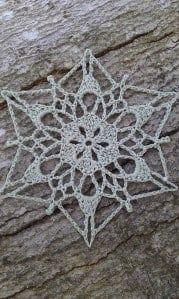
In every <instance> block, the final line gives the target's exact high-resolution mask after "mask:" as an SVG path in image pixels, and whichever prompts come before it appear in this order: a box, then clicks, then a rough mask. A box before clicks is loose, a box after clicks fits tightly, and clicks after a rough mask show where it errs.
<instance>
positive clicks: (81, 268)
mask: <svg viewBox="0 0 179 299" xmlns="http://www.w3.org/2000/svg"><path fill="white" fill-rule="evenodd" d="M177 6H178V5H177V1H169V0H160V1H152V0H151V1H150V0H145V1H139V0H135V1H127V0H125V1H124V0H121V1H118V0H116V1H115V0H113V1H105V0H100V1H97V0H96V1H89V0H87V1H82V0H77V1H70V0H66V1H61V0H60V1H57V0H54V1H39V0H38V1H35V0H32V1H27V0H25V1H21V0H19V1H13V0H9V1H7V0H6V1H5V0H4V1H3V0H1V1H0V49H1V55H0V88H1V89H6V88H9V89H12V90H23V89H26V90H28V89H30V88H33V89H39V88H41V87H47V86H48V83H47V80H46V77H47V75H49V74H52V75H54V76H55V77H56V78H61V77H62V75H63V74H65V73H66V72H67V71H68V70H70V68H71V67H72V66H73V65H74V63H75V62H76V61H78V60H79V59H80V58H81V56H82V54H83V52H84V49H86V48H90V49H91V50H92V51H93V54H95V56H96V57H98V58H99V60H100V62H101V63H102V64H103V65H104V66H105V68H106V69H107V70H108V72H109V73H110V74H111V75H112V76H113V78H115V80H116V81H120V80H121V78H122V76H123V75H124V74H125V73H128V74H129V82H130V83H131V84H132V85H137V86H140V87H145V88H151V89H158V90H161V91H178V87H177V84H178V77H177V75H178V43H177V40H178V32H177V27H178V13H177ZM129 100H130V101H132V100H133V101H134V103H139V102H140V101H141V100H142V101H143V98H140V97H135V96H134V97H133V98H130V99H129ZM147 100H149V99H147ZM178 115H179V107H178V103H177V102H176V104H175V105H174V107H173V112H172V114H171V115H170V118H169V120H168V121H167V123H166V126H165V128H164V130H163V133H162V135H163V136H166V135H167V134H168V135H170V138H171V142H170V143H169V144H166V145H164V146H163V151H164V153H165V157H166V159H167V161H168V163H167V166H168V170H169V174H170V179H171V181H172V182H174V183H175V184H178V183H179V178H178V171H179V161H178V153H179V148H178V144H179V142H178V141H179V134H178V128H179V123H178V118H179V117H178ZM156 121H157V120H156ZM13 135H14V133H13V126H12V123H11V121H10V116H9V114H8V111H7V107H6V104H5V103H4V101H3V100H2V99H0V185H2V183H3V181H4V179H5V176H6V174H7V171H8V167H9V165H10V163H11V161H12V158H13V154H14V150H13V149H9V150H6V151H5V150H4V149H3V146H4V144H5V142H6V141H7V140H8V139H9V138H11V137H12V136H13ZM151 160H152V161H151V163H154V161H153V160H154V159H151ZM155 165H156V167H159V165H158V163H157V160H156V163H155ZM177 201H178V193H177V192H175V193H173V194H172V193H165V194H163V195H159V196H155V197H152V198H146V199H144V200H138V201H137V202H135V203H134V205H133V207H134V211H133V213H131V214H129V213H127V212H126V211H125V210H122V211H121V213H120V214H118V215H117V216H116V217H115V219H113V221H112V222H110V223H109V224H108V226H107V227H106V229H105V230H103V231H101V233H100V234H99V235H98V236H97V237H96V240H95V242H94V243H93V246H92V248H91V249H88V248H87V247H86V245H85V244H84V241H83V240H82V238H81V237H80V236H79V235H78V233H76V231H74V229H73V228H72V227H71V225H70V223H69V222H68V221H67V220H66V218H65V217H64V216H63V215H62V214H61V213H60V212H58V211H56V212H55V213H54V214H53V215H51V216H46V215H45V209H44V207H43V206H42V205H40V204H37V203H34V202H29V201H25V202H22V201H20V200H11V199H9V200H6V201H2V202H0V264H1V266H0V269H1V270H0V298H1V299H5V298H15V299H25V298H32V299H36V298H44V299H47V298H50V299H51V298H65V299H66V298H140V299H143V298H177V297H178V296H179V285H178V282H177V262H178V242H177V241H178V240H177V232H178V203H177ZM107 208H108V209H109V208H110V206H108V204H107V203H106V205H105V204H104V205H103V207H101V210H100V211H99V213H102V212H103V211H105V209H107ZM74 213H76V214H75V216H76V217H80V216H79V215H78V211H77V212H75V207H74Z"/></svg>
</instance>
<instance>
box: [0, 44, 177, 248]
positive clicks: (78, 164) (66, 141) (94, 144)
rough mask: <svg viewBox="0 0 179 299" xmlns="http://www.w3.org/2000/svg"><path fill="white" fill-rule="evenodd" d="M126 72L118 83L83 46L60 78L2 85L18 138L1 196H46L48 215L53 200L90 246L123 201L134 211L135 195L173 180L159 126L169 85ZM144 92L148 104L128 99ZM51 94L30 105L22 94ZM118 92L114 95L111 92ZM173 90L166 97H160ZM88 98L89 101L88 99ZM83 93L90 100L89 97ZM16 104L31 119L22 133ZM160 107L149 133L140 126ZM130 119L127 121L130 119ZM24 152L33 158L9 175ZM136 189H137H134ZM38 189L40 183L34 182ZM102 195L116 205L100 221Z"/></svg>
mask: <svg viewBox="0 0 179 299" xmlns="http://www.w3.org/2000/svg"><path fill="white" fill-rule="evenodd" d="M95 68H98V70H100V72H101V73H102V74H103V75H104V76H105V78H106V79H107V80H108V82H109V84H110V88H109V89H107V90H106V91H103V90H102V87H101V84H100V82H98V80H97V79H96V78H95ZM79 69H81V70H82V80H81V82H80V85H79V88H78V89H77V91H76V92H69V91H67V90H66V89H65V88H64V87H63V84H64V83H66V82H68V80H69V79H70V78H71V77H72V76H73V75H74V74H75V72H76V71H77V70H79ZM126 79H127V77H126V76H124V77H123V79H122V81H121V82H120V83H116V82H115V81H114V80H113V79H112V78H111V76H110V75H109V74H108V73H107V72H106V70H105V69H104V68H103V67H102V65H101V64H100V63H99V61H98V60H97V59H96V58H95V57H94V56H93V55H92V53H91V51H90V50H86V51H85V53H84V56H83V58H82V60H81V61H80V62H79V63H78V64H77V65H76V66H75V67H74V68H73V69H72V70H71V71H70V72H68V73H67V74H66V75H65V76H64V77H63V78H62V79H61V80H59V82H57V83H56V82H55V80H54V78H53V77H52V76H50V77H48V81H49V82H50V84H51V88H50V89H42V90H35V91H28V92H12V91H7V90H4V91H2V96H3V97H4V99H5V100H6V101H7V104H8V109H9V112H10V115H11V119H12V122H13V125H14V130H15V134H16V140H13V141H9V142H7V144H6V147H14V146H16V147H17V151H16V155H15V157H14V160H13V162H12V165H11V167H10V170H9V172H8V175H7V177H6V181H5V183H4V186H3V187H2V189H1V190H0V196H1V199H5V198H8V197H10V198H17V199H23V200H24V199H30V200H35V201H37V202H41V203H44V204H45V205H46V206H47V209H46V213H47V215H50V214H52V213H53V212H54V209H55V208H56V207H57V208H58V209H60V210H61V211H62V212H63V213H64V215H65V216H66V217H67V219H68V220H69V221H70V222H71V224H72V225H73V227H74V228H75V229H76V230H77V231H78V232H79V233H80V235H81V236H83V238H84V240H85V242H86V244H87V246H88V247H91V245H92V242H93V241H94V238H95V236H96V234H97V233H98V232H99V231H101V229H103V228H104V227H105V226H106V225H107V223H108V222H109V221H110V220H111V219H112V218H113V217H114V216H115V215H116V214H117V213H118V212H119V211H120V210H121V208H123V207H125V208H126V209H127V211H128V212H131V211H132V201H133V200H134V199H139V198H144V197H147V196H153V195H156V194H159V193H163V192H166V191H175V190H177V186H176V185H175V184H173V183H171V182H170V181H169V178H168V172H167V167H166V162H165V159H164V156H163V153H162V149H161V146H162V144H163V143H166V142H169V137H161V131H162V129H163V126H164V124H165V122H166V121H167V119H168V116H169V114H170V112H171V108H172V105H173V103H174V102H175V101H176V94H175V93H174V92H159V91H151V90H149V89H142V88H139V87H136V86H131V85H127V84H126ZM128 90H131V91H132V92H142V93H146V94H148V95H149V96H153V99H152V100H151V101H149V102H147V103H146V104H141V105H130V103H128V102H127V100H126V99H125V93H126V91H128ZM47 91H48V92H49V93H50V94H51V100H50V103H48V105H47V104H45V103H38V102H37V103H35V104H31V103H28V101H25V100H24V99H23V97H24V95H35V96H36V97H37V98H38V95H39V94H43V93H44V92H47ZM116 92H118V94H117V95H116ZM168 96H171V97H172V99H171V100H166V99H167V97H168ZM89 99H90V100H89ZM88 100H89V101H88ZM17 111H21V112H22V113H24V114H25V115H26V116H27V117H28V118H29V119H30V122H31V123H32V124H33V132H32V133H31V134H30V136H23V135H22V134H21V130H20V126H23V123H22V124H21V125H19V123H18V115H17ZM160 111H162V112H163V115H162V119H161V121H160V123H159V125H158V127H157V129H156V131H155V134H154V135H152V134H151V133H150V132H146V130H145V125H146V124H147V123H148V122H149V121H150V119H151V117H152V115H153V114H154V113H155V112H160ZM128 119H129V121H128ZM150 149H155V150H157V152H158V155H159V158H160V160H161V164H162V167H163V175H162V174H160V173H158V172H157V171H155V170H153V169H151V168H150V167H149V165H148V163H147V162H146V161H145V153H146V152H147V151H148V150H150ZM22 151H25V152H26V153H29V154H30V155H31V162H30V164H29V165H28V166H27V168H26V169H25V170H24V173H23V175H22V177H21V178H20V179H14V177H13V176H14V174H13V173H14V171H15V169H16V167H17V164H18V163H19V162H18V161H19V158H20V156H21V153H22ZM131 182H133V183H136V184H141V185H142V184H143V183H144V184H145V183H148V182H150V183H151V184H152V185H154V186H155V188H154V190H149V191H148V190H147V189H146V190H144V191H143V192H140V193H136V194H135V192H134V193H131V191H130V190H129V185H130V183H131ZM38 184H40V186H41V184H47V185H48V187H49V190H50V191H49V193H48V194H47V195H48V196H46V197H45V198H44V195H42V196H41V195H40V194H39V193H40V192H39V189H38V195H36V194H35V195H33V196H32V195H31V194H30V193H29V190H30V189H31V188H32V187H33V185H38ZM134 189H135V188H134ZM40 191H41V189H40ZM73 200H75V201H76V202H77V203H78V205H79V208H80V211H82V213H83V216H84V221H83V223H82V225H81V224H78V223H77V222H76V221H75V219H74V217H72V215H71V214H70V212H69V211H68V210H67V205H68V202H69V203H70V202H72V201H73ZM102 200H109V201H110V200H113V201H115V203H116V207H115V209H114V210H113V211H112V212H111V214H109V215H107V216H106V218H105V219H104V221H103V222H102V223H100V224H99V225H98V226H97V225H96V221H95V219H96V218H95V217H96V211H97V209H98V206H99V204H100V202H101V201H102Z"/></svg>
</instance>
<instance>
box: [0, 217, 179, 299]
mask: <svg viewBox="0 0 179 299" xmlns="http://www.w3.org/2000/svg"><path fill="white" fill-rule="evenodd" d="M178 219H179V217H175V218H173V219H170V220H164V221H161V222H158V223H156V225H155V227H154V228H153V229H152V230H150V231H148V232H147V233H141V234H131V235H130V236H129V237H127V238H126V239H125V240H123V241H121V242H120V243H118V244H117V245H116V246H115V247H114V248H112V250H111V251H109V252H107V253H106V254H105V255H104V256H102V257H100V258H99V259H98V260H97V261H95V262H93V263H90V264H82V265H79V266H74V267H72V268H71V269H69V270H68V271H66V272H64V273H61V272H56V273H55V274H54V275H53V276H52V277H50V278H47V279H46V280H44V281H43V282H42V283H41V284H38V285H37V286H34V285H31V286H27V287H25V288H22V289H21V290H19V291H18V292H15V293H13V294H11V295H9V296H6V297H2V299H10V298H14V296H16V295H19V294H22V293H23V292H24V291H26V290H30V289H32V290H33V289H34V290H36V291H37V290H38V289H41V288H42V287H43V286H44V285H47V283H50V282H52V281H54V280H55V279H57V278H59V277H62V276H66V275H68V274H70V273H71V272H73V271H74V270H76V269H82V268H90V267H93V266H96V265H98V264H100V263H101V262H103V261H104V260H106V259H107V258H108V257H109V256H111V255H113V254H115V253H116V251H117V250H118V248H119V247H121V246H122V245H125V244H126V243H128V242H129V241H130V240H131V239H133V238H141V237H142V238H145V237H148V236H150V235H152V234H153V233H155V232H156V231H157V230H158V228H159V227H160V226H166V225H171V224H173V223H175V221H176V220H178Z"/></svg>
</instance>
